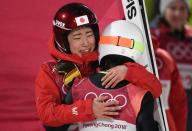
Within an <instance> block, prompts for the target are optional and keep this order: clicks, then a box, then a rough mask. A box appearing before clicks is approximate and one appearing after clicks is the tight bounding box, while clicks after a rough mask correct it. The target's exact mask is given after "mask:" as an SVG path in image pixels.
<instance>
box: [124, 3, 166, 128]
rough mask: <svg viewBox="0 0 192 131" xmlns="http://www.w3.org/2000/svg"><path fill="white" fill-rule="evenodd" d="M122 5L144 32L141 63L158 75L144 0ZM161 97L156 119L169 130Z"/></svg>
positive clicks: (129, 19)
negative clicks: (143, 48)
mask: <svg viewBox="0 0 192 131" xmlns="http://www.w3.org/2000/svg"><path fill="white" fill-rule="evenodd" d="M121 2H122V6H123V10H124V14H125V19H126V20H127V21H130V22H132V23H134V24H136V25H137V26H138V27H139V28H140V30H141V31H142V33H143V36H144V41H145V43H144V44H145V47H146V48H145V51H144V54H143V56H142V57H143V59H142V60H141V61H140V64H142V65H144V66H145V67H146V68H147V70H148V71H150V72H151V73H153V74H154V75H156V76H157V77H159V76H158V70H157V66H156V61H155V55H154V51H153V46H152V41H151V36H150V29H149V24H148V20H147V15H146V8H145V3H144V0H122V1H121ZM162 102H163V101H161V97H160V98H158V99H157V100H156V105H157V108H156V109H155V112H154V117H155V120H156V121H157V122H158V123H159V125H160V128H161V130H162V131H169V128H168V124H167V118H166V114H165V110H164V108H163V106H162Z"/></svg>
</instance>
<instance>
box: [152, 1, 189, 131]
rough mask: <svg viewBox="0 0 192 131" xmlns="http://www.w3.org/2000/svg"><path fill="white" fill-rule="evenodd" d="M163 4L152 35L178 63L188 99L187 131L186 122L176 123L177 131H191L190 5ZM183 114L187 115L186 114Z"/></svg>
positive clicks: (175, 2)
mask: <svg viewBox="0 0 192 131" xmlns="http://www.w3.org/2000/svg"><path fill="white" fill-rule="evenodd" d="M161 3H162V4H160V5H161V6H160V9H161V10H160V11H161V16H160V17H159V18H157V19H156V20H155V21H153V22H152V23H153V24H152V34H153V35H155V36H157V38H158V40H159V42H160V48H162V49H165V50H166V51H168V52H169V53H170V54H171V56H172V57H173V59H174V60H175V61H176V64H177V66H178V69H179V72H180V74H181V77H182V84H183V87H184V89H185V91H186V94H187V97H188V98H187V99H188V113H187V118H186V119H188V120H187V129H186V126H185V125H184V124H182V123H184V122H185V121H182V123H180V122H177V123H176V127H177V130H178V131H186V130H187V131H191V130H192V126H191V122H192V48H191V47H192V29H191V27H189V26H188V25H187V24H186V23H187V20H188V18H189V15H190V10H189V4H188V0H169V1H162V2H161ZM183 113H184V114H186V112H183ZM177 119H180V118H179V117H178V118H177ZM178 121H180V120H178Z"/></svg>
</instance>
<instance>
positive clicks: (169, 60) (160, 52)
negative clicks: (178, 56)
mask: <svg viewBox="0 0 192 131" xmlns="http://www.w3.org/2000/svg"><path fill="white" fill-rule="evenodd" d="M156 56H157V57H159V58H160V59H162V60H163V61H164V64H166V65H167V67H169V68H170V70H171V71H173V70H174V67H175V64H176V63H175V60H174V59H173V57H172V56H171V55H170V53H169V52H167V51H166V50H164V49H161V48H158V49H157V51H156Z"/></svg>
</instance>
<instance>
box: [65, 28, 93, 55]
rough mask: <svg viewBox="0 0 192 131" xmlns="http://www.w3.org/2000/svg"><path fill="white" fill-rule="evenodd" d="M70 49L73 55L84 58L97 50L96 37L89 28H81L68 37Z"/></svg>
mask: <svg viewBox="0 0 192 131" xmlns="http://www.w3.org/2000/svg"><path fill="white" fill-rule="evenodd" d="M68 41H69V48H70V50H71V53H72V54H76V55H78V56H80V57H81V56H82V55H83V54H86V53H89V52H92V51H93V50H94V49H95V36H94V33H93V30H92V29H91V28H89V27H80V28H77V29H75V30H73V31H71V32H70V33H69V35H68Z"/></svg>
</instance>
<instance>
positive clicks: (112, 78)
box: [101, 65, 128, 88]
mask: <svg viewBox="0 0 192 131" xmlns="http://www.w3.org/2000/svg"><path fill="white" fill-rule="evenodd" d="M127 70H128V68H127V67H126V66H125V65H119V66H116V67H113V68H111V69H109V70H108V71H107V74H106V75H105V76H104V77H103V78H102V79H101V81H102V85H104V86H105V88H109V87H111V88H114V87H115V86H116V85H117V84H118V83H119V82H120V81H122V80H124V78H125V75H126V74H127Z"/></svg>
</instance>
